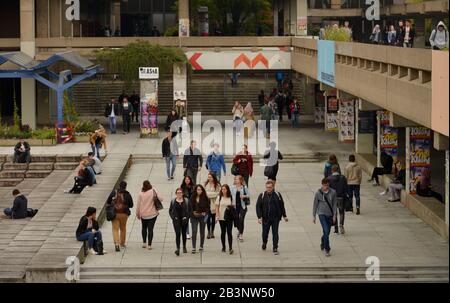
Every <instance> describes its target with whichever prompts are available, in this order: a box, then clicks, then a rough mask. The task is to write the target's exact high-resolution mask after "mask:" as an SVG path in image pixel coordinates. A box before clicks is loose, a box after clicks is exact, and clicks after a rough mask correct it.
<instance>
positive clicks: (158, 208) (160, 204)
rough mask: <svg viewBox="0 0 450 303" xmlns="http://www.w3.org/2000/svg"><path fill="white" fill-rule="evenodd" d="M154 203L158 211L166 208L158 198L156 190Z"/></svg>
mask: <svg viewBox="0 0 450 303" xmlns="http://www.w3.org/2000/svg"><path fill="white" fill-rule="evenodd" d="M153 202H154V203H155V208H156V210H157V211H160V210H162V209H163V208H164V206H163V205H162V203H161V200H159V198H158V194H157V193H156V191H155V190H153Z"/></svg>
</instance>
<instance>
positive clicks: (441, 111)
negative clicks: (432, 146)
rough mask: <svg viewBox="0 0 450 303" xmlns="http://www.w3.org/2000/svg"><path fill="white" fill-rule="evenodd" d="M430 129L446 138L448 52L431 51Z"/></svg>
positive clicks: (447, 119)
mask: <svg viewBox="0 0 450 303" xmlns="http://www.w3.org/2000/svg"><path fill="white" fill-rule="evenodd" d="M432 53H433V55H432V58H433V60H432V62H433V63H432V66H433V73H432V81H431V83H432V93H431V100H432V101H431V127H432V128H433V129H434V130H436V131H437V132H438V133H441V134H443V135H445V136H448V121H449V116H448V103H449V101H448V100H449V94H448V81H449V75H448V56H449V55H448V52H441V51H432Z"/></svg>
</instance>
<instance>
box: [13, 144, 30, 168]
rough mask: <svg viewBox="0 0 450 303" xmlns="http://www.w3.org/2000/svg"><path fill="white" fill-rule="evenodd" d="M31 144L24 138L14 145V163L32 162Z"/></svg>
mask: <svg viewBox="0 0 450 303" xmlns="http://www.w3.org/2000/svg"><path fill="white" fill-rule="evenodd" d="M30 150H31V148H30V144H28V142H26V141H25V140H24V139H23V138H21V139H20V141H19V142H18V143H17V144H16V146H15V147H14V158H13V162H14V163H27V164H28V163H30V162H31V154H30Z"/></svg>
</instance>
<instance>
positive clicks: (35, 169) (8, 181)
mask: <svg viewBox="0 0 450 303" xmlns="http://www.w3.org/2000/svg"><path fill="white" fill-rule="evenodd" d="M81 157H82V155H61V156H60V155H32V156H31V162H30V164H26V163H12V156H1V155H0V187H9V186H15V185H17V184H19V183H20V182H22V181H23V180H24V179H26V178H31V179H32V178H45V177H47V176H48V175H50V174H51V172H52V171H53V170H74V169H75V168H76V167H77V166H78V165H79V162H80V160H81Z"/></svg>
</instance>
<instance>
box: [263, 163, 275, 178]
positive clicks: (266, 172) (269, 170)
mask: <svg viewBox="0 0 450 303" xmlns="http://www.w3.org/2000/svg"><path fill="white" fill-rule="evenodd" d="M272 175H273V166H266V167H265V168H264V176H266V177H268V178H269V177H271V176H272Z"/></svg>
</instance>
